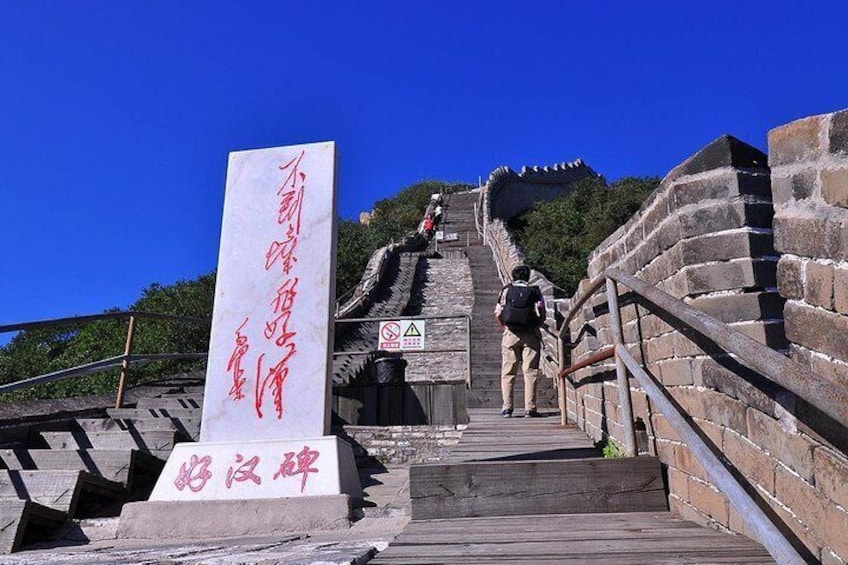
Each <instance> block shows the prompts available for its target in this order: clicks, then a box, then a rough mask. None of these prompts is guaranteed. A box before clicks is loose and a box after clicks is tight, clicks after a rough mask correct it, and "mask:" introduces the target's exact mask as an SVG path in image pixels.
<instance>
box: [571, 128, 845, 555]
mask: <svg viewBox="0 0 848 565" xmlns="http://www.w3.org/2000/svg"><path fill="white" fill-rule="evenodd" d="M769 149H770V156H769V164H770V165H771V169H769V167H768V166H767V165H766V157H765V155H764V154H762V153H761V152H759V151H758V150H756V149H754V148H753V147H750V146H748V145H746V144H744V143H742V142H740V141H739V140H736V139H734V138H732V137H728V136H725V137H722V138H720V139H718V140H716V141H715V142H713V143H711V144H710V145H708V146H707V147H705V148H704V149H702V150H701V151H699V152H698V153H696V154H695V155H694V156H693V157H691V158H690V159H688V160H687V161H685V162H684V163H683V164H681V165H680V166H678V167H676V168H675V169H674V170H672V171H671V172H670V173H669V174H668V175H667V176H666V178H665V179H663V182H662V183H661V185H660V187H659V189H658V190H657V191H656V192H655V193H654V194H653V195H652V196H651V197H649V199H648V201H647V202H646V203H645V204H644V205H643V206H642V208H641V209H640V211H639V212H638V213H637V214H636V215H635V216H634V217H633V218H632V219H631V220H630V221H629V222H628V223H627V224H626V225H625V226H623V227H622V228H621V229H619V230H618V231H617V232H616V233H614V234H613V235H612V236H610V237H609V238H608V239H607V240H606V241H605V242H604V243H602V244H601V245H600V246H599V247H598V249H596V250H595V252H594V253H593V254H592V255H591V257H590V259H589V268H588V271H589V275H590V276H591V277H595V276H597V275H599V274H601V273H602V272H603V271H604V270H605V269H606V268H608V267H616V268H619V269H621V270H623V271H625V272H627V273H629V274H633V275H636V276H637V277H639V278H641V279H643V280H645V281H647V282H649V283H651V284H654V285H656V286H657V287H658V288H660V289H662V290H664V291H665V292H667V293H669V294H672V295H673V296H675V297H677V298H680V299H682V300H683V301H684V302H686V303H688V304H690V305H692V306H693V307H695V308H698V309H700V310H703V311H705V312H707V313H709V314H711V315H712V316H714V317H716V318H718V319H720V320H721V321H723V322H725V323H727V324H729V325H731V326H732V327H734V328H736V329H738V330H739V331H741V332H743V333H745V334H747V335H749V336H751V337H753V338H754V339H756V340H758V341H760V342H761V343H764V344H766V345H768V346H770V347H772V348H774V349H777V350H778V351H781V352H784V353H787V354H791V356H792V358H793V359H795V360H797V361H800V362H802V363H804V364H805V365H807V366H808V367H810V368H811V369H812V370H813V371H815V372H817V373H819V374H821V375H822V376H825V377H827V378H829V379H830V380H831V381H832V382H833V384H834V386H846V383H848V371H846V370H845V369H846V368H848V363H846V361H848V346H846V345H845V344H846V343H848V332H846V331H844V330H846V329H848V319H846V314H848V290H846V288H843V286H845V285H844V284H843V283H844V282H845V281H846V280H848V264H846V263H845V259H846V254H848V223H846V222H845V220H846V219H848V211H846V210H845V208H846V207H848V112H844V113H837V114H833V115H828V116H817V117H813V118H808V119H806V120H800V121H798V122H793V123H792V124H789V125H787V126H784V127H781V128H777V129H776V130H773V131H772V132H771V133H770V135H769ZM772 190H773V191H774V201H773V202H772ZM781 254H782V255H781ZM778 257H780V259H779V261H778ZM587 283H588V281H584V282H583V283H582V285H581V289H582V288H585V287H586V285H587ZM778 290H779V292H778ZM578 294H580V293H578ZM629 298H630V299H628V297H627V296H626V295H625V296H624V297H623V304H624V306H623V308H622V322H623V324H624V336H625V342H626V343H627V345H628V346H629V349H630V351H631V353H632V354H633V355H634V356H635V357H636V358H637V359H638V360H640V361H642V362H643V363H644V366H645V367H646V368H647V369H648V371H649V372H650V373H652V374H653V375H654V376H655V377H656V378H657V379H659V380H660V381H662V382H663V384H665V386H666V387H667V389H668V390H669V392H670V393H671V395H672V396H673V397H674V399H675V400H676V401H677V403H679V404H680V405H681V406H682V407H683V408H684V409H685V410H686V411H687V412H688V413H689V414H690V415H691V416H692V420H693V421H694V423H695V424H696V425H697V427H698V428H699V429H700V431H701V432H702V433H703V435H704V436H705V437H706V438H708V439H709V440H710V442H711V443H712V444H713V445H714V446H715V447H716V448H717V449H718V450H720V451H721V452H723V454H724V456H725V457H726V459H727V460H728V461H729V462H730V463H731V464H732V465H733V466H734V467H735V468H736V469H737V470H738V471H739V473H740V474H741V475H742V476H744V477H745V478H746V480H747V481H748V483H749V485H750V486H751V487H752V489H753V490H754V491H756V492H757V493H758V495H759V497H760V498H761V500H762V501H763V502H764V503H765V504H768V505H769V506H770V507H771V509H772V511H773V513H774V515H776V516H777V517H778V518H779V520H780V521H782V522H783V524H784V525H785V526H786V527H787V528H788V529H790V530H791V531H792V532H793V533H794V535H795V536H796V538H797V540H798V541H799V542H800V543H802V544H803V545H805V546H806V547H807V548H808V549H809V551H810V552H811V553H812V555H813V556H814V557H815V558H817V559H820V560H822V561H824V562H828V563H842V562H844V560H848V536H846V535H845V534H846V533H848V512H846V509H848V486H846V485H848V459H846V457H845V453H846V446H848V441H846V439H845V438H846V436H845V431H846V430H845V428H844V427H843V426H841V425H838V424H837V423H835V422H833V421H832V420H829V419H828V418H826V417H824V416H823V415H821V414H819V413H817V412H816V411H815V410H814V409H813V408H811V407H810V406H809V405H807V404H806V403H804V402H803V401H802V400H801V399H797V398H795V397H794V395H792V394H791V393H789V392H788V391H786V390H784V389H782V388H781V387H779V386H777V385H774V384H773V383H771V382H770V381H768V380H767V379H765V378H764V377H763V376H762V375H759V374H757V373H755V372H754V371H752V370H750V369H747V368H746V367H744V366H742V365H741V364H739V363H738V362H736V361H735V360H734V359H733V358H731V357H730V356H728V355H726V354H725V353H724V352H723V351H721V350H720V349H719V348H718V347H717V346H715V344H712V343H710V342H709V341H708V340H706V339H705V338H704V337H703V336H699V335H697V334H694V333H692V332H683V331H679V330H678V327H679V325H678V324H677V323H676V322H675V320H673V319H670V318H668V317H658V316H656V315H654V314H653V313H651V311H650V310H649V308H648V306H647V305H646V304H642V303H639V302H638V301H636V300H633V297H629ZM569 305H570V304H569V301H565V302H564V303H562V304H558V308H559V309H560V311H562V312H565V311H567V309H568V307H569ZM784 318H785V329H784ZM609 326H610V320H609V312H608V309H607V307H606V297H605V296H604V295H603V294H599V295H598V296H597V297H595V298H594V299H593V300H591V301H590V302H589V303H587V304H586V305H585V306H584V307H583V308H582V310H581V312H580V313H579V314H578V316H577V317H576V318H575V319H574V320H573V322H572V323H571V324H570V327H569V339H570V340H571V342H572V343H573V344H574V349H573V351H572V356H571V357H572V358H571V362H578V361H580V360H581V359H584V358H586V357H587V356H589V355H591V354H593V353H595V352H596V351H598V350H599V349H600V348H601V347H603V346H606V345H609V344H611V343H612V336H611V331H610V327H609ZM787 338H788V339H787ZM631 391H632V395H633V405H634V417H635V418H636V419H637V428H638V427H641V428H642V429H643V432H642V433H640V434H639V435H640V436H641V437H640V439H641V441H640V450H641V451H642V452H648V453H651V454H655V455H657V456H658V457H659V458H660V459H661V461H662V462H663V464H664V465H666V466H667V468H668V478H669V490H670V505H671V507H672V508H673V509H674V510H676V511H677V512H679V513H680V514H682V515H683V516H684V517H686V518H689V519H692V520H694V521H697V522H700V523H704V524H709V525H712V526H714V527H716V528H719V529H725V530H729V531H736V532H741V533H744V534H747V535H750V533H749V532H746V531H745V527H744V524H743V522H742V519H741V517H740V516H739V515H738V513H737V512H736V511H735V510H734V509H733V508H732V507H731V506H730V505H729V504H728V501H727V499H726V497H725V496H724V495H723V494H721V493H720V492H719V491H718V490H717V489H716V488H715V487H714V486H713V485H712V484H711V482H710V479H709V477H708V476H707V474H706V473H705V471H704V470H703V469H702V468H701V466H700V465H699V464H698V462H697V460H695V458H694V457H693V456H692V454H691V452H690V451H689V449H688V448H687V446H686V445H685V443H684V442H683V441H681V439H680V438H679V437H678V436H677V434H676V433H675V432H674V430H673V429H672V428H671V426H670V425H669V423H668V422H667V421H666V419H665V418H664V417H663V416H662V415H661V414H660V413H657V412H656V411H655V410H654V409H653V407H652V406H651V402H650V400H649V399H648V398H647V397H646V395H645V394H644V393H643V392H642V391H641V390H639V388H638V385H637V383H636V382H635V381H634V380H631ZM566 408H567V412H568V415H569V418H570V419H572V420H573V421H576V422H577V424H578V425H579V426H580V427H581V428H583V429H585V430H586V431H587V433H589V435H590V436H592V437H593V438H595V439H603V438H607V437H611V438H612V439H613V440H614V441H618V442H621V438H622V426H621V414H620V409H619V408H618V390H617V388H616V385H615V373H614V367H613V365H612V364H611V363H608V364H606V365H602V364H599V365H596V366H593V367H590V368H587V369H585V370H582V371H579V372H578V373H577V374H576V375H575V378H574V381H573V383H572V384H571V385H570V386H569V387H568V389H567V406H566Z"/></svg>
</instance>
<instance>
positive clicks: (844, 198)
mask: <svg viewBox="0 0 848 565" xmlns="http://www.w3.org/2000/svg"><path fill="white" fill-rule="evenodd" d="M821 190H822V198H824V200H825V202H827V203H828V204H832V205H833V206H840V207H842V208H848V167H842V168H839V169H824V170H822V172H821Z"/></svg>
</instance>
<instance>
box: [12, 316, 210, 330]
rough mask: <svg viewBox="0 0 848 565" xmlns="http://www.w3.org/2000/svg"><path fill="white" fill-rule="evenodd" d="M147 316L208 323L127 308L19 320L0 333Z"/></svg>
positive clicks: (203, 319) (207, 321) (187, 317)
mask: <svg viewBox="0 0 848 565" xmlns="http://www.w3.org/2000/svg"><path fill="white" fill-rule="evenodd" d="M131 317H134V318H148V319H151V320H172V321H175V322H187V323H192V324H208V323H210V322H209V320H207V319H206V318H195V317H192V316H175V315H173V314H157V313H155V312H137V311H134V310H128V311H126V312H104V313H103V314H86V315H84V316H69V317H67V318H54V319H51V320H36V321H33V322H21V323H17V324H5V325H2V326H0V333H6V332H18V331H23V330H33V329H36V328H41V327H49V326H67V325H73V324H79V323H85V322H94V321H97V320H114V319H117V320H120V319H123V318H131Z"/></svg>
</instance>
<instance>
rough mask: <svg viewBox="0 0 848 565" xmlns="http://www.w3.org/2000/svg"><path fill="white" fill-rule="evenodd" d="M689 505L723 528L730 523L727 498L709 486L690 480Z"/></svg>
mask: <svg viewBox="0 0 848 565" xmlns="http://www.w3.org/2000/svg"><path fill="white" fill-rule="evenodd" d="M689 503H690V504H691V505H692V506H694V507H695V508H697V509H698V510H700V511H702V512H704V513H705V514H707V515H708V516H710V517H711V518H712V519H713V520H715V521H716V522H718V523H719V524H721V525H723V526H727V525H728V524H729V523H730V514H729V510H728V504H727V497H725V496H724V495H723V494H722V493H720V492H719V491H717V490H715V489H713V488H712V487H710V486H709V485H706V484H704V483H702V482H700V481H696V480H694V479H690V480H689Z"/></svg>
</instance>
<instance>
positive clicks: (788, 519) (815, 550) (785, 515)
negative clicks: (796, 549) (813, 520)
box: [768, 500, 824, 559]
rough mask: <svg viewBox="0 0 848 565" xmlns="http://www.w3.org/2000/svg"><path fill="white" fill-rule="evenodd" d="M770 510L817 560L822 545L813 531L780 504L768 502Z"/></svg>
mask: <svg viewBox="0 0 848 565" xmlns="http://www.w3.org/2000/svg"><path fill="white" fill-rule="evenodd" d="M768 503H769V506H770V507H771V510H772V511H773V512H774V513H775V514H776V515H777V519H778V520H780V522H782V523H783V524H785V525H786V526H787V527H788V528H789V529H790V530H791V531H792V533H793V534H795V535H796V536H797V537H798V539H799V540H800V541H801V543H802V544H803V545H804V546H805V547H806V548H807V549H808V550H809V551H810V552H811V553H812V554H813V557H814V558H816V559H818V557H819V555H821V550H822V547H823V546H824V543H823V542H822V540H821V538H819V537H818V536H817V535H816V534H815V533H814V532H813V531H811V530H810V529H809V528H807V527H806V526H804V524H802V523H801V522H799V521H798V518H797V517H796V516H795V515H794V514H793V513H792V512H791V511H788V510H786V508H785V507H783V506H782V505H780V504H775V503H774V501H772V500H769V501H768Z"/></svg>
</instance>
